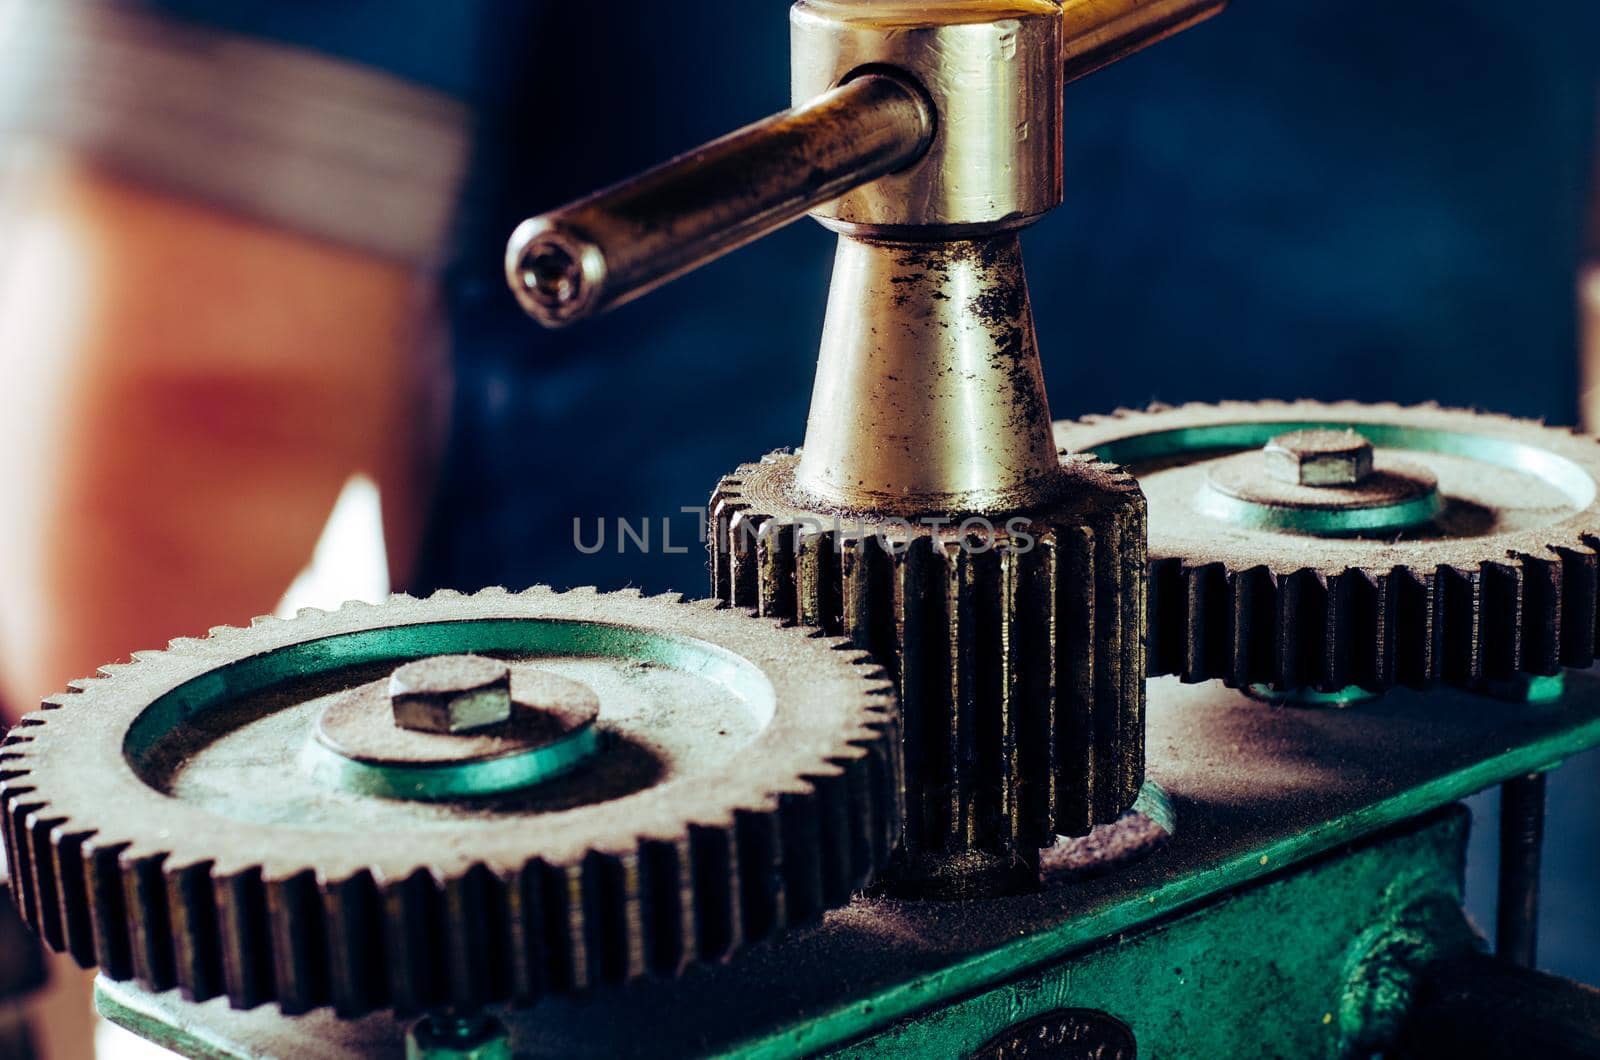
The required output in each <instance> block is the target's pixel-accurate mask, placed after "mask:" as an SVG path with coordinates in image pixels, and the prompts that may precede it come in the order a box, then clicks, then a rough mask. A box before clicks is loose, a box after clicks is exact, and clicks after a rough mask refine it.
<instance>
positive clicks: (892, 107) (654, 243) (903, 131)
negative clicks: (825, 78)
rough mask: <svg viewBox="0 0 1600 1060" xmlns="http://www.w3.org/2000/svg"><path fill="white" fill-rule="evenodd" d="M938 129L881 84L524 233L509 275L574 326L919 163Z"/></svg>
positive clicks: (762, 126)
mask: <svg viewBox="0 0 1600 1060" xmlns="http://www.w3.org/2000/svg"><path fill="white" fill-rule="evenodd" d="M933 129H934V117H933V114H932V112H931V109H930V108H929V106H928V104H927V102H926V99H925V97H924V96H923V94H922V92H921V91H920V90H919V89H917V88H916V87H914V86H913V85H912V84H911V83H910V82H909V81H906V80H902V79H900V78H899V77H895V76H892V75H888V74H881V73H873V74H867V75H865V76H862V77H857V78H854V79H853V80H850V81H848V82H847V83H845V84H843V85H841V86H840V87H838V88H835V89H833V90H832V91H830V92H827V93H824V94H823V95H821V96H819V97H817V98H816V99H814V100H812V101H811V102H809V103H806V104H804V105H802V106H798V107H795V108H794V109H793V110H788V111H785V112H783V113H782V114H777V115H774V116H773V117H771V118H768V119H766V120H765V121H761V122H757V123H756V124H754V125H750V126H747V127H746V128H744V129H741V130H739V131H738V132H735V133H732V134H730V135H728V136H725V137H723V138H722V139H720V140H715V141H713V142H712V143H709V144H707V145H705V146H704V147H700V148H697V149H696V150H694V151H691V152H689V153H688V154H685V155H682V156H680V157H679V158H676V159H674V160H672V161H671V162H668V163H666V164H665V165H662V166H658V167H656V168H655V169H652V170H650V171H648V172H646V173H643V174H640V175H639V176H637V177H634V178H633V179H631V180H628V181H624V182H623V183H621V184H617V185H615V186H613V187H610V188H607V189H606V190H604V191H601V192H597V193H596V194H594V195H591V196H589V197H588V198H585V199H581V200H579V201H578V202H575V203H572V204H571V205H569V206H564V207H562V208H560V209H558V210H554V211H552V212H550V213H547V214H543V215H541V216H539V217H534V218H531V219H529V220H527V221H524V222H523V223H522V224H521V225H520V226H519V227H518V228H517V230H516V232H515V233H514V234H513V235H512V237H511V242H510V245H509V246H508V247H507V249H506V274H507V278H508V279H509V280H510V283H511V287H512V290H513V291H515V292H516V294H517V298H518V300H519V301H520V302H521V303H522V306H523V308H524V309H526V310H527V311H528V313H529V314H530V315H532V316H533V317H534V318H535V319H537V320H538V321H539V322H540V323H542V324H544V325H546V326H547V327H553V326H559V325H562V324H568V323H571V322H573V321H575V320H580V319H582V318H584V317H588V316H592V315H594V314H596V313H599V312H602V311H604V310H606V309H608V308H610V307H612V306H616V305H620V304H621V303H623V302H626V301H629V300H630V299H633V298H637V297H638V296H639V295H642V294H644V293H645V292H647V291H649V290H651V289H653V288H655V287H657V286H659V285H661V284H663V283H666V282H667V281H668V280H671V279H672V278H673V277H675V276H679V275H681V274H682V273H684V272H687V271H689V270H690V269H693V268H695V267H696V266H698V265H702V264H704V263H705V262H707V261H710V260H711V259H713V258H716V257H720V256H721V255H723V254H726V253H727V252H728V251H730V250H734V249H736V248H738V247H741V246H743V245H744V244H746V243H748V242H750V241H751V240H753V239H757V238H759V237H760V236H763V235H765V234H766V233H768V232H770V231H772V230H773V229H775V228H778V227H780V226H782V225H785V224H788V223H789V222H791V221H794V220H796V219H798V218H800V217H802V216H804V215H805V213H806V212H807V211H808V210H810V209H811V208H812V207H814V206H817V205H819V204H821V203H824V202H827V201H828V200H829V199H833V198H836V197H838V196H839V195H841V194H843V193H844V192H846V191H849V190H850V189H851V188H854V187H857V186H859V185H861V184H864V183H867V182H868V181H871V180H874V179H876V178H878V177H880V176H883V175H884V174H886V173H890V172H893V171H894V170H896V169H899V168H901V167H903V166H906V165H909V164H910V163H911V162H913V161H915V160H916V159H917V158H918V157H919V156H920V155H921V154H922V153H923V152H924V151H926V150H927V147H928V143H929V142H930V140H931V139H932V137H933Z"/></svg>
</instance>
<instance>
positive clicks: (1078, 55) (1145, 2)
mask: <svg viewBox="0 0 1600 1060" xmlns="http://www.w3.org/2000/svg"><path fill="white" fill-rule="evenodd" d="M1227 3H1228V0H1067V2H1066V3H1065V4H1063V5H1062V9H1061V17H1062V20H1063V22H1064V23H1065V30H1066V33H1065V39H1064V40H1063V42H1062V52H1063V54H1064V55H1065V60H1066V61H1065V66H1066V73H1067V80H1068V81H1076V80H1077V79H1078V78H1080V77H1084V76H1086V75H1088V74H1092V73H1094V72H1095V71H1096V70H1099V69H1101V68H1102V67H1106V66H1110V65H1111V64H1112V63H1114V62H1117V61H1119V60H1121V59H1125V58H1127V57H1128V56H1130V55H1132V54H1133V53H1134V52H1136V51H1140V50H1142V49H1144V48H1147V47H1149V46H1150V45H1152V44H1155V43H1157V42H1158V41H1163V40H1166V39H1167V38H1168V37H1170V36H1172V35H1174V34H1176V33H1182V32H1183V31H1184V30H1186V29H1188V28H1189V27H1190V26H1193V25H1195V24H1196V23H1199V22H1204V21H1205V20H1206V19H1208V18H1210V17H1211V16H1212V15H1215V14H1216V13H1217V12H1219V11H1221V10H1222V9H1223V8H1224V7H1226V6H1227Z"/></svg>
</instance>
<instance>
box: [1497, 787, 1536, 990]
mask: <svg viewBox="0 0 1600 1060" xmlns="http://www.w3.org/2000/svg"><path fill="white" fill-rule="evenodd" d="M1544 801H1545V777H1544V774H1543V773H1533V774H1530V775H1528V776H1525V777H1518V778H1517V779H1516V780H1510V781H1507V782H1506V783H1505V784H1504V785H1502V786H1501V788H1500V897H1499V901H1498V903H1497V905H1496V908H1495V953H1496V954H1497V955H1499V956H1500V957H1503V958H1504V959H1506V960H1508V961H1511V962H1513V963H1515V964H1520V965H1523V966H1525V967H1528V968H1532V967H1535V963H1536V959H1537V956H1538V943H1539V862H1540V857H1541V854H1542V850H1543V846H1544Z"/></svg>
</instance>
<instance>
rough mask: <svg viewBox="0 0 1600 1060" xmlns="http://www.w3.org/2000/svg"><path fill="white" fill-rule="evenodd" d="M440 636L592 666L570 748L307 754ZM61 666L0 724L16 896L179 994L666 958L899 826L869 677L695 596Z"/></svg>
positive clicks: (595, 596) (359, 1005)
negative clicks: (413, 764)
mask: <svg viewBox="0 0 1600 1060" xmlns="http://www.w3.org/2000/svg"><path fill="white" fill-rule="evenodd" d="M450 653H474V654H478V655H486V656H492V657H495V658H497V659H503V660H506V664H507V667H508V668H509V669H512V670H516V668H517V667H536V668H540V669H539V673H541V674H546V675H548V674H552V673H553V674H556V675H559V676H558V677H553V678H552V677H548V676H546V677H545V678H543V680H544V681H545V684H546V685H549V684H550V683H551V682H552V681H554V682H555V683H556V684H559V685H561V687H571V686H573V685H574V684H575V683H581V684H583V685H584V686H585V687H587V688H590V689H592V690H593V693H594V695H595V697H596V698H597V699H598V702H599V704H600V707H599V715H598V717H599V721H598V723H597V725H598V728H599V729H600V730H601V732H602V735H603V736H604V737H605V739H604V740H603V741H602V742H601V743H600V744H599V745H598V746H597V750H596V751H595V757H594V759H593V760H592V761H591V762H589V763H587V764H586V765H585V767H584V768H581V769H578V770H576V771H574V772H571V773H568V774H565V775H562V776H560V777H559V778H557V779H549V780H546V781H544V782H543V783H541V784H538V785H536V786H534V787H532V788H526V789H522V790H517V791H510V792H501V793H499V794H488V795H479V796H476V797H462V798H454V799H447V800H445V801H424V800H422V799H413V798H404V797H400V798H395V797H384V798H379V797H374V796H372V795H371V794H368V793H365V792H362V791H360V790H345V789H342V788H340V787H339V786H338V785H337V784H332V785H330V784H326V783H323V782H321V781H318V780H316V779H314V777H313V776H311V775H308V772H307V770H306V768H305V765H304V762H305V757H304V756H305V755H306V754H307V752H308V750H309V749H310V747H311V745H312V744H313V743H314V742H315V737H316V732H314V731H313V730H317V726H318V725H319V724H324V723H325V722H326V719H327V718H328V717H329V716H330V712H331V711H332V709H333V708H332V707H330V706H325V704H330V703H335V702H347V701H349V697H350V696H352V695H368V694H372V692H371V690H372V689H373V688H374V687H376V688H377V689H379V690H380V691H379V693H378V694H380V695H381V690H382V689H383V688H385V687H388V686H387V680H388V679H387V674H388V672H389V671H390V670H393V669H394V668H395V667H396V666H398V665H400V664H401V663H404V662H406V661H408V660H413V659H419V658H429V657H437V656H440V655H445V654H450ZM546 668H547V669H546ZM513 680H515V678H514V679H513ZM541 687H543V686H541ZM72 688H73V691H72V692H70V693H68V694H63V695H60V696H56V697H53V698H51V699H49V700H47V701H46V702H45V704H44V709H43V710H42V711H40V712H37V713H34V714H31V715H29V716H28V717H27V718H25V719H24V720H23V721H22V722H21V723H20V724H19V725H18V726H17V727H15V728H14V729H13V730H12V732H11V733H10V734H9V735H8V737H7V738H6V741H5V744H4V746H3V748H0V801H3V803H4V831H5V839H6V843H7V852H8V854H9V856H10V865H11V874H12V876H11V878H12V882H13V885H14V886H15V888H16V890H17V891H18V892H19V893H20V903H19V904H20V905H21V907H22V909H23V911H24V913H25V915H26V918H27V919H28V921H29V922H30V923H31V924H32V925H33V927H34V928H35V929H36V930H37V931H38V932H39V933H40V935H42V937H43V938H44V939H45V940H46V941H47V942H48V944H49V945H50V946H51V947H52V948H54V949H56V950H58V951H59V950H65V951H68V952H70V953H71V954H72V956H73V957H75V958H76V959H77V960H78V962H79V963H81V964H83V965H84V966H91V965H98V966H99V967H100V969H101V971H102V974H104V975H106V976H108V977H110V978H112V979H118V980H124V979H136V980H138V981H139V982H140V983H141V984H143V985H144V986H145V987H146V988H148V989H150V990H154V991H160V990H166V989H170V988H173V987H178V988H181V990H182V991H183V993H184V995H185V996H187V997H189V998H192V999H194V1000H204V999H206V998H211V997H215V996H218V995H226V996H227V997H228V998H229V1000H230V1001H231V1002H232V1004H233V1005H234V1006H236V1007H251V1006H254V1005H257V1004H261V1003H263V1002H268V1001H275V1002H276V1003H277V1005H278V1006H279V1007H280V1008H281V1009H282V1010H283V1011H284V1012H286V1013H298V1012H304V1011H307V1010H310V1009H313V1008H317V1007H320V1006H327V1005H331V1006H333V1008H334V1009H335V1010H336V1011H337V1012H338V1013H339V1014H340V1015H342V1016H352V1017H353V1016H357V1015H360V1014H362V1013H365V1012H369V1011H374V1010H379V1009H385V1008H387V1009H392V1010H393V1011H395V1012H396V1013H399V1014H405V1013H408V1012H416V1011H423V1010H427V1009H431V1008H435V1007H438V1006H444V1005H457V1006H464V1007H467V1008H474V1007H477V1006H480V1005H484V1004H489V1003H495V1002H502V1001H508V1000H509V1001H512V1002H516V1003H531V1002H532V1001H535V1000H537V999H538V998H539V997H540V996H543V995H545V994H549V993H555V992H564V991H570V990H580V989H584V988H587V987H593V986H597V985H602V984H609V983H617V982H622V981H625V980H628V979H631V978H634V977H636V976H640V975H644V974H658V975H672V974H675V973H677V972H678V971H679V970H680V969H681V968H683V967H684V966H685V965H686V964H687V963H689V962H691V961H693V960H695V959H717V958H721V957H724V956H726V955H727V954H729V953H731V952H733V951H735V950H738V949H740V948H741V947H743V946H745V945H747V944H749V943H752V942H755V941H757V940H759V939H762V938H765V937H767V936H770V935H772V934H773V933H775V932H777V931H779V930H781V929H784V928H787V927H789V926H791V925H795V924H800V923H804V922H806V921H808V920H812V919H814V918H816V917H817V916H819V915H820V913H821V912H822V911H823V910H824V909H825V908H828V907H830V906H836V905H840V904H843V903H844V902H846V901H847V900H848V898H849V896H850V894H851V892H852V891H853V890H855V889H858V888H860V887H862V886H863V885H864V884H865V883H866V882H867V881H868V879H869V878H870V877H871V875H872V874H873V872H874V870H875V869H876V868H877V867H878V866H880V865H881V864H883V863H884V861H885V860H886V859H887V857H888V854H889V851H890V849H891V848H892V844H893V842H894V840H895V838H896V836H897V833H898V822H899V806H898V805H897V802H896V798H897V790H898V789H897V779H896V778H897V762H896V758H895V755H896V753H897V741H896V739H895V737H894V731H895V726H896V721H895V713H894V706H893V698H892V696H891V695H890V689H889V686H888V683H887V682H886V681H885V680H883V678H882V675H881V671H880V670H878V669H877V668H876V667H875V666H874V665H873V664H871V663H870V662H869V661H868V659H867V657H866V656H865V654H864V653H862V652H860V651H858V650H856V649H853V648H850V647H849V646H848V645H847V644H844V643H842V642H839V641H830V640H827V639H818V638H815V637H812V636H807V635H806V634H805V633H803V632H801V631H797V630H785V629H781V628H779V627H778V625H777V624H776V623H772V622H765V621H761V620H759V619H756V618H753V617H751V616H750V615H748V614H745V613H740V612H738V611H734V610H729V609H725V608H720V607H719V606H718V605H716V604H715V603H712V602H699V603H685V602H683V601H682V600H681V599H680V598H679V597H677V596H663V597H652V598H641V597H640V596H639V595H638V594H637V593H636V592H633V593H626V592H625V593H610V594H600V593H596V592H595V591H594V590H592V589H591V590H575V591H572V592H565V593H558V592H553V591H550V590H548V589H544V588H538V589H533V590H530V591H527V592H522V593H508V592H506V591H504V590H489V591H485V592H481V593H478V594H475V595H471V596H463V595H461V594H458V593H452V592H444V593H439V594H437V595H435V596H432V597H429V598H427V599H414V598H411V597H406V596H399V597H394V598H391V599H390V600H389V601H387V602H386V603H383V604H379V605H365V604H347V605H345V606H344V607H343V608H341V609H339V610H337V611H333V612H321V611H303V612H301V613H300V614H299V615H298V616H297V617H295V618H294V619H290V620H276V619H259V620H257V621H256V622H255V623H254V624H253V625H252V626H251V627H250V628H248V629H233V628H219V629H215V630H213V631H212V632H211V634H210V635H209V636H208V637H206V638H204V639H193V640H190V639H184V640H177V641H173V642H172V644H171V645H170V646H169V647H168V648H167V649H166V650H164V651H157V652H148V653H141V654H139V655H137V656H135V658H134V660H133V661H132V662H131V663H128V664H123V665H116V666H109V667H106V668H105V669H103V670H102V671H101V676H100V677H97V678H94V679H90V680H86V681H81V682H78V683H76V684H74V685H73V686H72ZM384 709H387V707H386V706H385V707H384ZM319 712H321V713H320V716H321V718H322V719H323V721H322V722H318V721H317V718H318V716H319ZM398 724H399V723H398V721H397V722H396V725H398ZM389 730H390V731H389V737H388V738H391V739H392V738H394V737H395V734H396V727H395V726H390V727H389ZM318 731H320V730H318ZM401 735H402V736H404V735H405V734H401ZM427 738H428V739H433V740H436V741H437V740H445V741H448V740H450V739H452V738H453V737H452V736H450V735H442V736H441V735H430V736H428V737H427Z"/></svg>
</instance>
